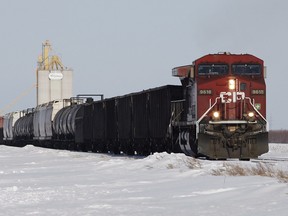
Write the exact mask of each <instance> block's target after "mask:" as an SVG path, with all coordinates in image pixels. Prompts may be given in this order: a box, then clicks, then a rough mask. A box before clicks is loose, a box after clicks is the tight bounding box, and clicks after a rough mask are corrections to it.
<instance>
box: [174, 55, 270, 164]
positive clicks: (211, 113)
mask: <svg viewBox="0 0 288 216" xmlns="http://www.w3.org/2000/svg"><path fill="white" fill-rule="evenodd" d="M172 74H173V75H174V76H178V77H180V80H181V82H182V85H183V88H184V96H185V100H184V101H175V102H174V105H173V107H174V113H173V117H174V118H173V121H172V126H173V128H174V129H176V130H178V139H177V142H178V143H179V145H180V147H181V149H182V151H183V152H185V153H186V154H188V155H197V156H201V155H203V156H206V157H208V158H211V159H220V158H240V159H244V160H245V159H249V158H255V157H257V156H259V155H261V154H263V153H266V152H267V151H268V124H267V120H266V86H265V67H264V64H263V60H261V59H259V58H257V57H255V56H253V55H249V54H240V55H238V54H230V53H226V52H225V53H218V54H209V55H205V56H203V57H201V58H199V59H197V60H195V61H194V62H193V64H192V65H188V66H182V67H176V68H174V69H173V71H172ZM177 128H178V129H177Z"/></svg>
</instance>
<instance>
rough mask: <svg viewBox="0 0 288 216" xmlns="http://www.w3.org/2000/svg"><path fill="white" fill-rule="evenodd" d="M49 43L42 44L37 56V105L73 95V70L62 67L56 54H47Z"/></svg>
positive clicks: (49, 47)
mask: <svg viewBox="0 0 288 216" xmlns="http://www.w3.org/2000/svg"><path fill="white" fill-rule="evenodd" d="M50 51H51V44H50V43H49V41H48V40H47V41H45V42H44V43H43V44H42V55H40V56H39V58H38V67H37V71H36V73H37V74H36V76H37V106H38V105H40V104H43V103H47V102H50V101H53V100H62V99H69V98H71V97H72V96H73V71H72V69H68V68H67V67H64V66H63V64H62V62H61V60H60V58H59V57H58V56H56V55H53V56H49V52H50Z"/></svg>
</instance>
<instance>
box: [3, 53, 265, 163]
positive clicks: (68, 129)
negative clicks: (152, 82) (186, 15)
mask: <svg viewBox="0 0 288 216" xmlns="http://www.w3.org/2000/svg"><path fill="white" fill-rule="evenodd" d="M172 74H173V75H174V76H177V77H179V78H180V81H181V84H182V85H181V86H172V85H167V86H162V87H157V88H153V89H148V90H143V91H141V92H136V93H131V94H127V95H124V96H118V97H114V98H108V99H101V100H98V101H93V100H91V99H90V98H89V99H88V100H87V101H84V100H83V99H79V98H71V99H67V100H66V99H65V100H56V101H51V102H49V103H46V104H42V105H39V106H37V107H36V108H33V109H27V110H24V111H21V112H12V113H8V114H6V115H5V116H4V118H3V140H2V143H4V144H6V145H13V146H24V145H26V144H33V145H36V146H40V147H48V148H57V149H67V150H76V151H92V152H113V153H115V154H119V153H121V152H123V153H125V154H129V155H133V154H135V153H136V154H138V155H148V154H151V153H153V152H160V151H167V152H183V153H185V154H186V155H190V156H194V157H198V156H204V157H207V158H210V159H226V158H239V159H250V158H256V157H258V156H259V155H261V154H263V153H265V152H267V151H268V128H267V121H266V87H265V80H264V78H265V75H264V64H263V61H262V60H261V59H259V58H257V57H255V56H252V55H249V54H243V55H242V54H241V55H236V54H230V53H219V54H210V55H206V56H203V57H202V58H199V59H197V60H195V61H194V62H193V64H192V65H186V66H181V67H176V68H174V69H173V71H172ZM1 130H2V129H1Z"/></svg>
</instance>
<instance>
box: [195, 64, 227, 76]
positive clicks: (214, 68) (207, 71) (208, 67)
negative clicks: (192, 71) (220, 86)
mask: <svg viewBox="0 0 288 216" xmlns="http://www.w3.org/2000/svg"><path fill="white" fill-rule="evenodd" d="M228 69H229V67H228V65H226V64H201V65H199V66H198V74H199V75H224V74H228Z"/></svg>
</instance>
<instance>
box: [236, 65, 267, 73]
mask: <svg viewBox="0 0 288 216" xmlns="http://www.w3.org/2000/svg"><path fill="white" fill-rule="evenodd" d="M232 73H233V74H238V75H260V74H261V65H259V64H234V65H232Z"/></svg>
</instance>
